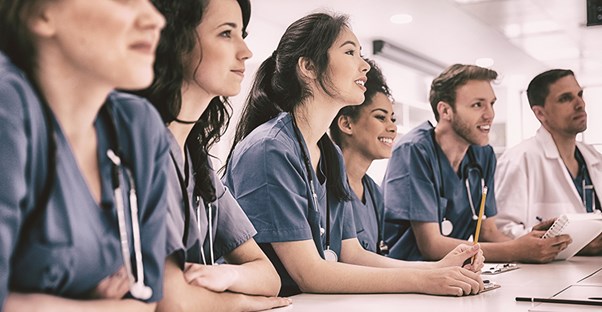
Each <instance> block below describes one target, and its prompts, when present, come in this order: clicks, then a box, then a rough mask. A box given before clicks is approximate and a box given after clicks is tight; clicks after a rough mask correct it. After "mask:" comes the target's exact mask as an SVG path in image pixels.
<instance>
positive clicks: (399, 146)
mask: <svg viewBox="0 0 602 312" xmlns="http://www.w3.org/2000/svg"><path fill="white" fill-rule="evenodd" d="M432 129H433V126H432V125H431V124H430V123H429V122H424V123H422V124H420V125H419V126H417V127H416V128H414V129H412V130H410V132H408V133H406V134H405V135H403V136H401V137H400V138H399V139H398V140H397V142H396V143H395V146H394V147H393V149H394V151H396V150H404V149H406V150H412V149H421V150H427V151H430V150H432V149H433V143H432V140H431V135H432V134H431V133H432Z"/></svg>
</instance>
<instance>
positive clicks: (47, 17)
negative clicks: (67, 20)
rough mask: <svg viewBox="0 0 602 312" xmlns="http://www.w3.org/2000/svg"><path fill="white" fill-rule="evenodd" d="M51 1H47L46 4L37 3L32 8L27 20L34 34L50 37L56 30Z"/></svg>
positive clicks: (55, 19)
mask: <svg viewBox="0 0 602 312" xmlns="http://www.w3.org/2000/svg"><path fill="white" fill-rule="evenodd" d="M50 2H51V1H47V2H45V3H44V4H40V5H37V6H36V7H34V8H32V9H31V12H30V14H29V16H27V17H26V18H27V20H26V21H25V22H26V24H27V27H28V28H29V30H30V31H31V33H33V34H34V35H37V36H39V37H50V36H52V35H54V34H55V32H56V25H57V24H56V21H57V20H58V18H55V15H54V12H55V11H56V10H53V8H54V7H53V5H52V4H50Z"/></svg>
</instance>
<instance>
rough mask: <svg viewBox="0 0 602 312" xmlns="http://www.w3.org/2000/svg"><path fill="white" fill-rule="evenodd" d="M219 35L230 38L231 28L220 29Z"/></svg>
mask: <svg viewBox="0 0 602 312" xmlns="http://www.w3.org/2000/svg"><path fill="white" fill-rule="evenodd" d="M219 36H220V37H224V38H232V30H225V31H222V32H221V33H219Z"/></svg>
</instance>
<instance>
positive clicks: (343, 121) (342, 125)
mask: <svg viewBox="0 0 602 312" xmlns="http://www.w3.org/2000/svg"><path fill="white" fill-rule="evenodd" d="M337 125H338V126H339V130H341V132H343V133H345V134H347V135H352V134H353V129H352V127H351V118H350V117H349V116H345V115H341V116H339V118H338V119H337Z"/></svg>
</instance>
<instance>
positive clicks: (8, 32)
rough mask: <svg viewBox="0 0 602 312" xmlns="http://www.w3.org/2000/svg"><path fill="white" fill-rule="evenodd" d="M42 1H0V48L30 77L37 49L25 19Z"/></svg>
mask: <svg viewBox="0 0 602 312" xmlns="http://www.w3.org/2000/svg"><path fill="white" fill-rule="evenodd" d="M42 2H44V0H37V1H35V0H29V1H27V0H14V1H0V29H1V30H2V31H0V50H1V51H2V52H4V53H5V54H6V56H8V58H9V59H10V60H11V61H12V63H13V64H15V65H16V66H17V67H19V68H20V69H21V70H22V71H23V72H24V73H25V74H26V75H27V76H28V77H29V78H30V79H31V78H32V77H33V72H34V67H35V66H36V65H35V58H36V53H37V51H36V49H35V46H34V44H33V40H32V34H31V32H30V31H29V29H28V27H27V22H26V21H27V19H28V18H29V16H30V15H31V14H33V13H34V11H35V10H36V9H38V7H39V6H40V5H41V3H42Z"/></svg>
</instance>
